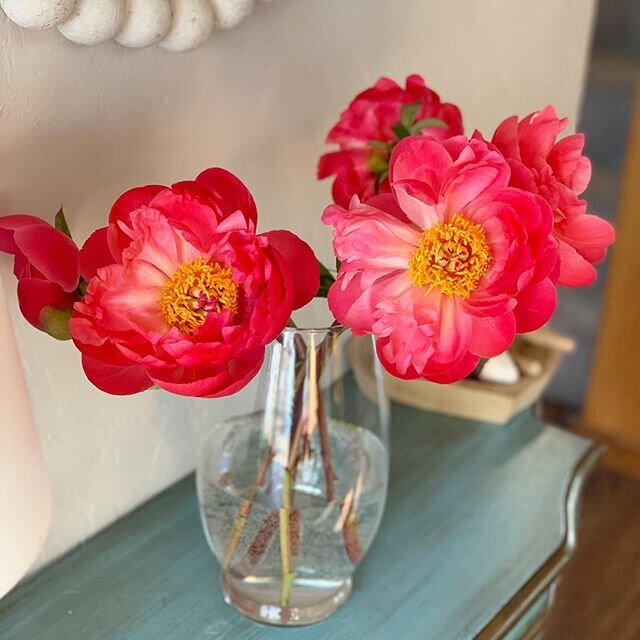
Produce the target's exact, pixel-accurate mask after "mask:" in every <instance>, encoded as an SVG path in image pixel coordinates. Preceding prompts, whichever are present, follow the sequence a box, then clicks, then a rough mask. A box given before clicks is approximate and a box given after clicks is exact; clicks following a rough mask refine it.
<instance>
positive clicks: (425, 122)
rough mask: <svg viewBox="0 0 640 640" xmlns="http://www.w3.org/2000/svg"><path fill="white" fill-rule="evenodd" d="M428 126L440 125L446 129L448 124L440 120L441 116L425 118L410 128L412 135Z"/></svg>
mask: <svg viewBox="0 0 640 640" xmlns="http://www.w3.org/2000/svg"><path fill="white" fill-rule="evenodd" d="M426 127H440V128H441V129H446V128H447V124H446V123H445V122H443V121H442V120H440V118H424V119H423V120H418V122H416V123H415V124H414V125H413V126H412V127H411V128H410V132H411V135H412V136H415V135H416V134H418V133H420V132H421V131H422V130H423V129H424V128H426Z"/></svg>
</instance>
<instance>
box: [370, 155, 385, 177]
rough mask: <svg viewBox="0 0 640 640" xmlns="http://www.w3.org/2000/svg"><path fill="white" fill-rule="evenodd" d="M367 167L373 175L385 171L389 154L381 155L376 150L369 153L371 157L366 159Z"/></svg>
mask: <svg viewBox="0 0 640 640" xmlns="http://www.w3.org/2000/svg"><path fill="white" fill-rule="evenodd" d="M367 168H368V169H369V171H371V173H373V175H374V176H377V175H378V174H380V173H383V172H384V171H387V170H388V169H389V155H388V154H384V155H383V154H380V153H378V152H377V151H376V152H375V153H373V154H371V157H370V158H369V160H368V161H367Z"/></svg>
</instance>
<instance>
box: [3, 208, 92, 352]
mask: <svg viewBox="0 0 640 640" xmlns="http://www.w3.org/2000/svg"><path fill="white" fill-rule="evenodd" d="M0 251H4V252H6V253H10V254H11V255H13V256H14V257H15V258H14V268H13V272H14V274H15V276H16V278H18V302H19V304H20V310H21V311H22V314H23V315H24V317H25V318H26V319H27V320H28V321H29V322H30V323H31V324H32V325H33V326H34V327H36V328H37V329H40V330H42V331H46V332H47V333H48V334H50V335H52V336H53V337H54V338H58V339H60V340H64V339H69V338H70V335H69V318H70V316H71V312H72V309H73V304H74V303H75V302H76V301H78V300H79V299H80V293H79V291H78V285H79V281H80V270H79V251H78V247H77V246H76V245H75V243H74V242H73V240H71V238H69V236H67V235H66V234H65V233H63V232H62V231H59V230H58V229H56V228H54V227H52V226H51V225H50V224H49V223H47V222H45V221H44V220H42V219H40V218H37V217H35V216H30V215H23V214H15V215H8V216H1V217H0Z"/></svg>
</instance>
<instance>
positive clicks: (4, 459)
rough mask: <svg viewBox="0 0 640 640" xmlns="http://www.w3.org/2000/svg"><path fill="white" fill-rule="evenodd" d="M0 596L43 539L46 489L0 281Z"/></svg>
mask: <svg viewBox="0 0 640 640" xmlns="http://www.w3.org/2000/svg"><path fill="white" fill-rule="evenodd" d="M0 352H1V353H2V357H1V358H0V380H1V381H2V384H0V598H1V597H2V596H3V595H5V594H6V593H7V592H8V591H9V590H10V589H11V588H13V587H14V586H15V585H16V584H17V582H18V581H19V580H20V579H21V578H22V577H23V576H24V575H25V574H26V573H27V571H28V570H29V568H30V567H31V565H32V564H33V562H34V561H35V559H36V558H37V556H38V553H39V552H40V550H41V548H42V545H43V543H44V541H45V539H46V536H47V532H48V530H49V523H50V520H51V493H50V489H49V482H48V480H47V475H46V472H45V467H44V461H43V458H42V453H41V451H40V443H39V441H38V434H37V432H36V428H35V425H34V423H33V416H32V414H31V404H30V402H29V397H28V395H27V389H26V385H25V382H24V377H23V375H22V366H21V364H20V358H19V356H18V348H17V346H16V342H15V337H14V334H13V329H12V328H11V323H10V321H9V312H8V310H7V306H6V303H5V297H4V291H3V289H2V280H0Z"/></svg>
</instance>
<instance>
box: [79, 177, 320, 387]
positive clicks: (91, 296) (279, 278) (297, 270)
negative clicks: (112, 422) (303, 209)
mask: <svg viewBox="0 0 640 640" xmlns="http://www.w3.org/2000/svg"><path fill="white" fill-rule="evenodd" d="M256 219H257V212H256V208H255V204H254V202H253V198H252V197H251V194H250V193H249V191H248V190H247V189H246V187H245V186H244V185H243V184H242V183H241V182H240V181H239V180H238V179H237V178H236V177H235V176H233V175H232V174H230V173H228V172H227V171H224V170H222V169H209V170H207V171H205V172H204V173H202V174H201V175H200V176H198V178H197V179H196V180H195V181H190V182H181V183H178V184H175V185H173V187H171V188H167V187H162V186H149V187H142V188H138V189H133V190H131V191H128V192H127V193H125V194H123V195H122V196H121V197H120V198H119V199H118V201H117V202H116V203H115V204H114V206H113V209H112V211H111V214H110V218H109V222H110V224H109V227H108V228H106V229H102V230H99V231H98V232H96V234H94V237H93V238H92V247H93V251H94V253H95V255H99V256H102V258H103V262H104V264H105V265H106V266H101V267H98V268H97V269H96V273H95V276H94V277H93V278H92V279H91V281H90V283H89V286H88V289H87V292H86V295H85V296H84V299H83V300H82V302H78V303H77V304H76V306H75V309H76V311H75V313H74V316H73V318H72V319H71V332H72V335H73V338H74V340H75V342H76V345H77V346H78V348H79V349H80V350H81V351H82V354H83V366H84V370H85V373H86V374H87V376H88V378H89V379H90V380H91V381H92V382H93V383H94V384H95V385H96V386H97V387H99V388H100V389H102V390H104V391H107V392H109V393H113V394H130V393H136V392H138V391H143V390H144V389H147V388H148V387H150V386H152V385H154V384H156V385H158V386H160V387H162V388H163V389H166V390H168V391H171V392H173V393H178V394H181V395H188V396H203V397H218V396H224V395H229V394H232V393H234V392H236V391H238V390H239V389H241V388H242V387H243V386H244V385H245V384H246V383H247V382H248V381H249V380H251V378H253V376H254V375H255V374H256V373H257V371H258V369H259V368H260V365H261V363H262V360H263V357H264V349H265V345H267V344H268V343H269V342H271V341H272V340H274V339H275V338H276V337H277V336H278V334H279V333H280V332H281V331H282V330H283V329H284V327H285V325H286V324H287V322H288V320H289V318H290V315H291V312H292V310H293V309H294V308H297V307H298V306H302V305H303V304H306V303H307V302H308V301H309V299H310V298H311V297H312V296H313V295H314V294H315V292H316V290H317V288H318V282H319V273H318V267H317V262H316V259H315V256H314V254H313V252H312V251H311V249H310V248H309V247H308V246H307V245H306V244H305V243H304V242H303V241H302V240H300V239H299V238H297V237H296V236H294V235H293V234H291V233H289V232H286V231H275V232H271V233H266V234H262V235H256V233H255V225H256ZM107 245H108V249H107ZM110 255H112V256H114V257H115V262H114V263H113V264H108V262H109V256H110ZM112 261H113V259H112ZM294 264H295V267H294ZM88 275H90V274H88Z"/></svg>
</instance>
